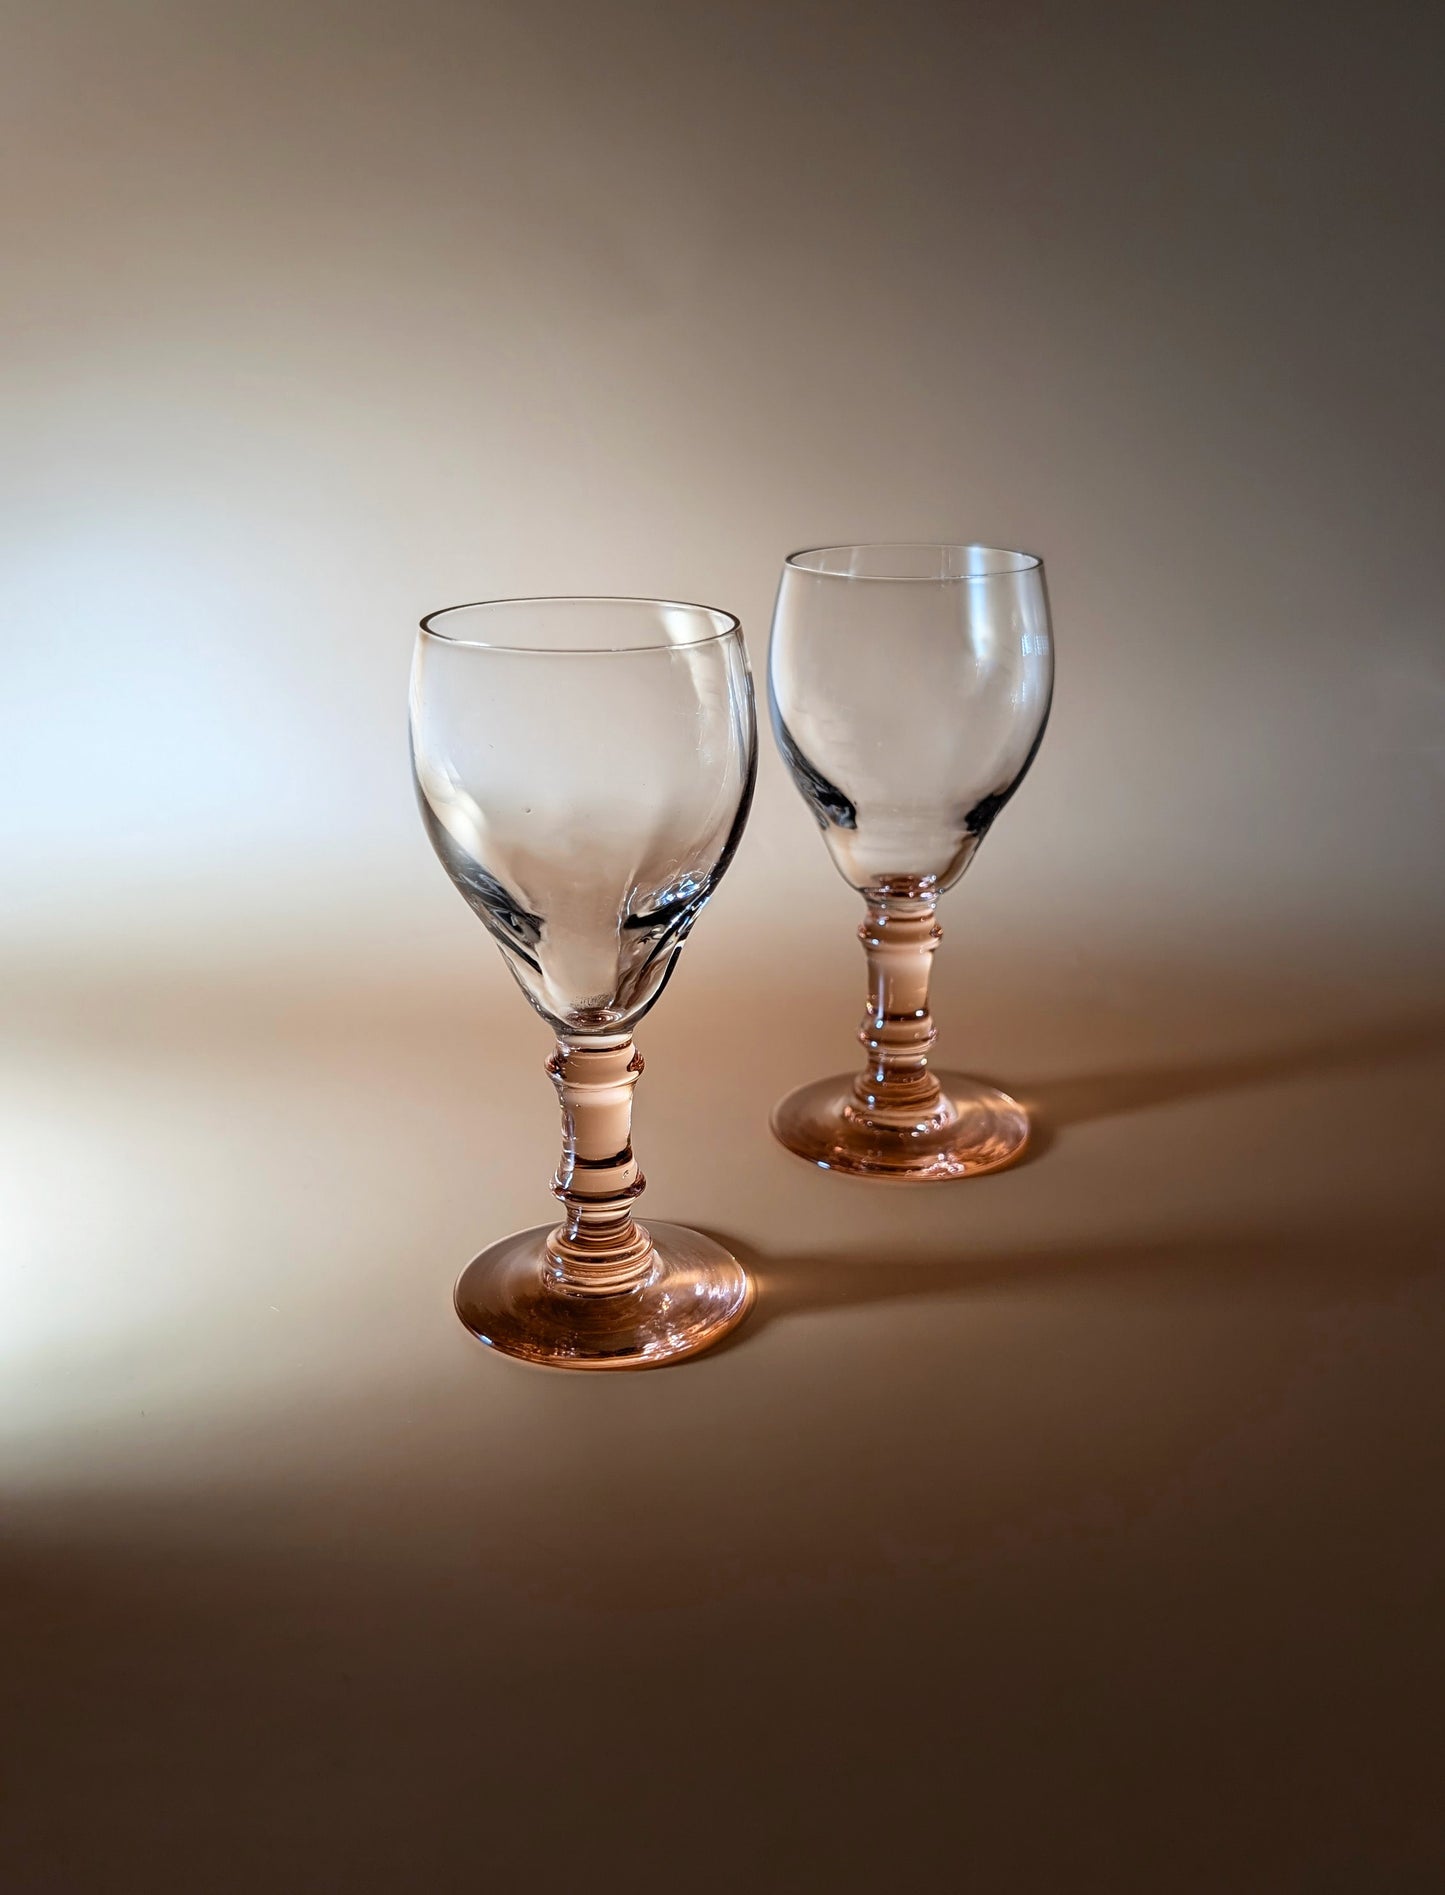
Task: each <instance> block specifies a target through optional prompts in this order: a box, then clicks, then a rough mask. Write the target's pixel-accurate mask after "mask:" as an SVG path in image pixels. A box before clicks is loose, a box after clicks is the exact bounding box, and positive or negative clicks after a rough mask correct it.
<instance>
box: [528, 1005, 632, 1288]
mask: <svg viewBox="0 0 1445 1895" xmlns="http://www.w3.org/2000/svg"><path fill="white" fill-rule="evenodd" d="M547 1071H548V1073H549V1074H550V1076H551V1079H552V1083H553V1084H554V1085H555V1086H556V1088H557V1097H558V1099H559V1100H560V1101H561V1106H562V1156H561V1159H560V1161H559V1162H558V1165H557V1175H556V1177H555V1178H554V1179H553V1180H552V1191H553V1194H554V1196H556V1197H558V1198H560V1199H561V1201H562V1207H563V1211H564V1216H563V1219H562V1222H561V1223H560V1224H559V1225H558V1226H557V1228H556V1229H555V1230H554V1231H552V1232H550V1233H549V1235H548V1237H547V1257H548V1260H549V1265H550V1273H551V1276H552V1280H553V1283H554V1285H555V1286H556V1287H557V1288H558V1289H561V1290H565V1291H569V1292H571V1293H573V1294H574V1295H578V1296H615V1295H621V1294H624V1293H626V1292H628V1291H630V1290H634V1289H636V1288H637V1287H638V1286H639V1285H640V1284H643V1283H645V1282H646V1281H647V1280H648V1278H649V1275H650V1273H651V1270H652V1264H653V1249H652V1238H651V1236H650V1235H649V1233H648V1231H647V1229H646V1227H645V1226H644V1225H642V1224H639V1223H637V1222H636V1221H635V1220H634V1218H633V1215H632V1206H633V1202H634V1200H635V1199H636V1198H638V1197H640V1196H641V1194H642V1191H643V1189H644V1187H645V1186H646V1183H647V1180H646V1179H645V1178H644V1177H643V1175H642V1172H641V1170H640V1169H639V1167H638V1163H637V1160H636V1158H635V1157H634V1156H633V1154H632V1093H633V1088H634V1087H635V1086H636V1084H637V1081H638V1077H639V1075H640V1074H641V1072H642V1055H641V1053H639V1052H638V1051H637V1049H636V1047H635V1046H634V1045H633V1044H632V1041H631V1039H630V1038H619V1039H616V1040H607V1041H602V1042H598V1041H596V1040H585V1041H578V1040H565V1039H559V1040H558V1042H557V1050H556V1051H555V1052H554V1053H553V1055H552V1057H551V1058H550V1059H549V1060H548V1061H547Z"/></svg>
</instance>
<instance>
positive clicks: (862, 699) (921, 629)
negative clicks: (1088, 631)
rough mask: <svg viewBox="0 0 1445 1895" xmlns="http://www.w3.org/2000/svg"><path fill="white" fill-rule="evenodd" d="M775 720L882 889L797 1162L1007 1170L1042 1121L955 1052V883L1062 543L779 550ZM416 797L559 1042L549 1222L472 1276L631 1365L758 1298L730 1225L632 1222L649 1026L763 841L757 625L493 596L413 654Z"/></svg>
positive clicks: (1020, 707)
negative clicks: (752, 832)
mask: <svg viewBox="0 0 1445 1895" xmlns="http://www.w3.org/2000/svg"><path fill="white" fill-rule="evenodd" d="M768 685H769V697H770V701H771V706H772V716H773V728H774V731H775V733H776V735H777V740H778V746H779V748H780V749H781V751H782V754H783V757H784V758H785V760H786V762H787V765H788V768H789V770H790V771H791V773H792V777H793V781H794V783H795V784H796V785H797V787H798V790H799V792H800V793H801V795H802V796H803V799H804V801H805V802H806V803H807V805H808V807H809V808H810V809H811V811H812V813H813V815H814V817H815V818H816V819H817V823H818V826H819V828H820V829H821V830H822V833H823V840H824V842H825V843H826V844H827V847H828V853H829V854H830V855H831V856H832V858H833V862H834V864H835V866H836V867H837V868H838V869H839V870H840V871H841V873H842V875H843V876H844V878H845V880H847V881H848V882H849V883H850V884H851V885H852V887H854V888H855V889H856V890H857V891H858V893H859V894H860V895H861V896H862V897H863V900H864V904H865V907H866V915H865V918H864V921H863V924H862V926H861V927H860V929H859V935H860V937H861V939H862V942H863V947H864V952H865V954H866V956H867V963H868V1001H867V1009H866V1012H865V1014H864V1018H863V1025H862V1028H861V1030H860V1032H859V1036H858V1037H859V1038H860V1039H861V1040H862V1042H863V1046H864V1049H865V1053H866V1057H865V1060H864V1063H863V1068H862V1071H861V1072H859V1073H858V1074H857V1075H856V1076H854V1077H842V1078H835V1079H824V1080H819V1081H816V1082H814V1083H813V1084H811V1085H805V1086H803V1087H801V1088H800V1089H799V1090H798V1091H796V1092H793V1093H790V1094H789V1095H788V1097H787V1098H785V1099H783V1100H782V1101H781V1103H780V1104H779V1105H778V1106H777V1107H776V1109H775V1111H774V1113H773V1119H772V1124H773V1130H774V1132H775V1134H776V1135H777V1137H778V1139H779V1140H780V1141H781V1142H782V1143H783V1144H784V1145H785V1146H786V1147H787V1148H788V1149H789V1150H790V1151H792V1152H795V1153H797V1155H798V1156H799V1157H800V1158H804V1159H807V1160H808V1161H809V1162H811V1163H812V1164H815V1165H819V1166H822V1167H823V1168H824V1169H826V1170H831V1171H841V1172H845V1173H848V1174H851V1175H852V1176H854V1177H862V1178H881V1179H894V1180H903V1181H907V1182H915V1181H920V1180H933V1179H944V1178H965V1177H970V1176H972V1175H974V1174H975V1173H978V1172H985V1171H993V1170H996V1169H997V1168H998V1167H999V1166H1000V1165H1004V1164H1007V1163H1008V1162H1009V1160H1010V1159H1012V1158H1014V1157H1016V1156H1017V1154H1018V1153H1019V1151H1020V1150H1021V1149H1022V1148H1023V1145H1024V1141H1025V1140H1026V1138H1027V1136H1028V1118H1027V1115H1026V1113H1025V1111H1024V1109H1023V1107H1022V1106H1020V1105H1019V1104H1017V1103H1016V1102H1015V1101H1014V1100H1013V1099H1011V1098H1009V1097H1008V1096H1007V1094H1005V1093H1002V1092H999V1091H996V1090H995V1089H994V1088H993V1087H991V1086H986V1085H983V1084H981V1083H979V1082H978V1081H976V1080H971V1079H964V1078H961V1077H959V1076H957V1075H955V1074H953V1073H939V1072H935V1071H934V1070H933V1069H932V1068H931V1067H930V1065H929V1050H930V1048H931V1046H932V1044H933V1040H934V1029H933V1021H932V1018H931V1016H930V1014H929V1010H928V978H929V968H930V964H931V961H932V956H933V952H934V950H935V948H936V947H937V945H938V941H939V928H938V924H937V921H936V919H935V909H936V907H937V903H938V898H939V896H940V895H941V894H942V893H943V891H944V890H945V889H947V888H949V887H951V886H952V884H953V883H954V882H956V881H957V880H958V878H959V876H960V875H962V873H963V871H964V869H965V868H967V866H968V864H969V862H970V861H971V860H972V859H973V855H974V851H975V850H976V849H977V848H978V845H979V843H980V842H981V841H982V840H983V838H984V836H985V835H986V834H987V832H988V829H989V827H990V825H991V824H992V822H993V821H994V819H995V817H996V816H997V815H998V813H999V811H1000V810H1001V809H1002V808H1003V806H1004V804H1005V803H1006V802H1007V801H1008V799H1009V798H1010V796H1012V794H1013V793H1014V791H1015V790H1016V789H1017V788H1018V786H1019V783H1020V782H1021V781H1022V779H1023V776H1024V773H1025V772H1026V771H1027V769H1028V767H1029V765H1030V763H1031V762H1032V761H1033V758H1034V755H1035V753H1036V751H1037V750H1038V746H1039V742H1040V740H1041V738H1042V736H1043V732H1044V725H1045V723H1046V721H1047V719H1048V713H1049V701H1050V697H1051V695H1052V690H1053V641H1052V636H1051V632H1050V627H1049V610H1048V597H1047V593H1046V591H1045V586H1044V571H1043V564H1042V562H1041V561H1040V560H1038V559H1036V558H1034V557H1033V556H1032V555H1030V554H1027V553H1014V552H1004V551H1000V550H998V549H997V548H994V547H988V546H962V545H936V544H907V545H864V546H824V547H817V548H814V549H812V550H811V551H808V552H801V553H794V554H792V555H791V557H790V558H789V559H788V560H787V561H786V562H785V563H784V566H783V574H782V580H781V583H780V585H779V588H778V599H777V607H776V610H775V612H774V615H773V635H772V649H771V652H770V656H769V665H768ZM411 745H412V763H413V769H414V772H415V777H416V785H417V793H418V799H419V801H420V804H421V810H422V816H423V818H424V820H425V823H426V827H427V831H428V834H429V835H430V837H431V841H432V845H433V847H434V848H435V850H436V852H437V854H438V855H439V856H440V858H441V860H442V863H443V865H444V866H445V868H446V871H447V873H448V874H449V875H450V877H451V879H452V881H453V882H454V883H455V884H456V886H457V888H458V889H459V890H460V892H461V893H462V895H463V896H464V897H465V899H466V901H467V902H468V904H469V905H470V907H471V908H472V909H473V910H474V912H475V913H476V914H477V915H478V916H479V917H480V918H481V920H482V922H483V923H484V925H485V926H486V928H487V929H488V931H489V932H490V933H491V935H492V937H493V939H494V940H495V941H496V942H497V944H498V946H499V947H500V948H501V950H502V954H503V957H504V958H505V960H506V962H507V965H508V966H509V967H510V968H511V970H512V972H513V974H514V975H515V976H516V978H517V981H518V984H519V985H520V986H521V988H522V991H523V992H524V993H525V994H526V996H527V998H528V999H529V1000H530V1001H531V1003H532V1005H533V1006H534V1007H535V1008H536V1009H537V1011H538V1013H540V1014H541V1016H542V1018H543V1019H544V1020H545V1021H546V1022H547V1024H548V1025H549V1026H550V1027H551V1028H552V1030H553V1032H554V1033H555V1034H556V1036H557V1046H556V1050H555V1052H554V1053H553V1054H552V1057H551V1058H550V1059H549V1060H548V1062H547V1071H548V1072H549V1074H550V1075H551V1077H552V1080H553V1083H554V1084H555V1086H556V1088H557V1092H558V1095H559V1097H560V1100H561V1105H562V1158H561V1162H560V1164H559V1165H558V1168H557V1173H556V1176H555V1178H554V1180H553V1183H552V1190H553V1193H554V1194H555V1196H557V1197H558V1198H559V1199H560V1200H561V1203H562V1207H563V1218H562V1221H561V1223H560V1224H559V1225H557V1226H556V1227H555V1228H550V1229H549V1228H547V1227H546V1226H543V1227H540V1228H538V1229H536V1230H527V1231H521V1232H519V1233H517V1234H516V1235H514V1236H511V1237H504V1238H503V1239H502V1240H501V1241H500V1242H498V1243H495V1244H492V1245H491V1246H490V1247H489V1248H488V1249H486V1250H484V1251H483V1252H482V1253H481V1255H480V1256H478V1257H476V1258H475V1259H474V1260H473V1261H472V1262H471V1263H470V1264H469V1265H468V1266H467V1268H466V1269H465V1270H464V1271H463V1272H462V1275H461V1277H460V1278H459V1279H458V1282H457V1287H456V1306H457V1311H458V1314H459V1315H460V1316H461V1319H462V1321H463V1322H464V1323H465V1324H466V1326H467V1328H468V1329H470V1330H471V1331H472V1333H473V1334H474V1335H476V1336H479V1337H480V1338H481V1339H482V1340H483V1341H484V1342H487V1343H490V1344H491V1345H492V1346H493V1347H494V1348H497V1349H500V1350H503V1351H505V1352H506V1353H507V1354H509V1355H515V1356H521V1357H524V1358H526V1359H527V1360H529V1361H532V1362H541V1363H548V1364H552V1365H554V1366H558V1367H566V1368H592V1369H597V1368H629V1367H630V1368H636V1367H646V1366H650V1365H652V1364H655V1363H661V1362H667V1361H673V1360H675V1359H677V1358H678V1357H681V1356H687V1355H693V1354H695V1353H696V1352H697V1351H698V1350H700V1349H704V1348H707V1347H708V1346H709V1345H710V1344H711V1343H714V1342H716V1341H718V1340H719V1338H720V1337H722V1336H723V1335H725V1334H726V1333H727V1332H728V1331H729V1330H730V1329H732V1328H733V1327H734V1326H735V1325H736V1324H737V1323H739V1322H740V1321H741V1320H742V1319H743V1317H744V1316H745V1315H746V1314H747V1312H748V1309H749V1306H750V1304H751V1301H752V1295H753V1291H752V1285H751V1282H750V1279H749V1277H748V1274H747V1272H746V1270H744V1268H743V1267H742V1265H741V1264H740V1263H739V1262H738V1260H737V1259H736V1258H735V1257H734V1256H732V1255H731V1253H730V1252H729V1251H728V1250H726V1249H725V1248H724V1247H723V1246H722V1245H721V1244H719V1243H716V1242H714V1241H713V1240H712V1239H711V1238H710V1237H706V1236H704V1235H702V1234H701V1233H700V1232H698V1231H693V1230H687V1229H684V1228H682V1227H681V1226H679V1225H676V1224H662V1223H649V1224H647V1225H645V1226H644V1225H643V1224H640V1223H638V1222H637V1220H636V1218H635V1217H634V1215H633V1209H634V1206H635V1204H636V1201H637V1198H638V1195H639V1194H640V1192H641V1191H642V1188H643V1177H642V1173H641V1172H640V1171H639V1169H638V1166H637V1161H636V1159H635V1158H634V1157H633V1154H632V1139H631V1121H632V1093H633V1088H634V1086H635V1085H636V1083H637V1079H638V1075H639V1074H640V1073H641V1071H642V1058H641V1055H640V1054H639V1053H638V1052H637V1051H636V1050H635V1048H634V1046H633V1043H632V1033H633V1029H634V1028H635V1027H636V1025H637V1023H638V1021H639V1020H640V1019H641V1018H642V1016H643V1015H644V1014H645V1013H646V1012H647V1010H648V1008H649V1007H651V1006H652V1005H653V1003H654V1002H655V1001H656V999H657V997H658V995H659V994H660V993H661V992H662V989H663V987H664V986H665V985H666V983H667V979H668V976H669V974H670V973H671V972H672V969H673V966H674V964H675V963H676V960H677V956H678V953H679V950H680V949H681V947H682V944H683V942H684V941H685V940H686V939H687V936H688V934H689V933H690V932H691V930H692V927H693V924H694V923H695V922H696V920H697V918H698V916H699V915H700V914H701V912H702V910H703V908H704V906H705V905H706V903H707V900H708V897H709V896H710V895H711V894H712V892H713V890H714V889H715V888H716V887H717V885H718V882H719V880H720V879H721V877H722V875H723V872H724V871H725V870H726V868H727V866H728V864H729V862H731V860H732V858H733V855H734V852H735V851H736V849H737V846H738V843H739V841H740V839H741V837H742V833H743V827H744V824H745V823H746V821H747V817H748V810H749V806H750V805H751V802H752V796H753V784H754V780H755V777H756V774H757V722H756V716H755V712H754V705H753V687H752V678H751V675H750V673H749V669H748V660H747V653H746V649H745V647H744V645H743V638H742V628H741V626H740V625H739V623H738V621H737V619H735V618H733V617H732V616H731V615H730V614H729V613H727V612H720V611H716V610H714V609H713V608H711V607H709V606H702V605H679V604H674V603H671V602H668V601H663V600H656V599H609V598H550V599H499V600H493V601H490V602H487V603H482V604H476V605H459V606H452V607H450V608H448V609H447V610H445V611H441V612H434V613H432V614H431V616H430V617H429V618H426V619H424V620H423V621H422V626H421V632H420V636H419V638H418V641H417V648H416V657H415V663H414V665H413V669H412V680H411Z"/></svg>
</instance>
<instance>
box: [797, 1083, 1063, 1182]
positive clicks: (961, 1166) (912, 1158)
mask: <svg viewBox="0 0 1445 1895" xmlns="http://www.w3.org/2000/svg"><path fill="white" fill-rule="evenodd" d="M934 1077H935V1078H936V1079H937V1080H938V1083H939V1085H940V1086H941V1087H942V1089H943V1101H942V1105H941V1107H940V1110H939V1112H938V1113H937V1114H935V1115H934V1116H933V1118H932V1119H931V1120H930V1121H929V1122H927V1123H925V1124H922V1125H919V1126H917V1127H916V1128H911V1129H895V1128H894V1127H892V1126H880V1125H875V1124H870V1123H869V1121H868V1120H867V1119H866V1118H865V1117H864V1116H863V1108H862V1107H861V1106H860V1104H859V1103H858V1099H857V1095H856V1094H855V1093H854V1090H853V1076H852V1074H843V1075H840V1076H838V1077H836V1078H833V1079H817V1080H814V1082H813V1084H812V1085H810V1086H800V1087H799V1088H798V1090H797V1091H796V1092H790V1093H789V1094H788V1095H787V1097H786V1098H785V1099H780V1100H779V1101H778V1103H777V1105H776V1106H774V1108H773V1117H772V1126H773V1135H774V1137H775V1138H776V1139H777V1140H778V1142H779V1143H780V1144H782V1145H786V1146H787V1148H788V1150H789V1151H790V1152H796V1154H797V1155H798V1157H799V1158H806V1159H807V1161H808V1163H809V1164H813V1165H820V1166H822V1168H823V1169H824V1170H825V1171H842V1172H846V1173H848V1174H849V1176H851V1177H855V1178H893V1179H896V1180H898V1181H899V1182H900V1183H906V1184H915V1183H917V1184H927V1183H930V1182H932V1181H933V1180H936V1179H941V1178H972V1177H976V1176H977V1175H978V1174H979V1173H981V1172H985V1171H998V1170H1000V1169H1001V1168H1002V1167H1003V1166H1004V1165H1007V1164H1012V1162H1013V1161H1014V1159H1015V1158H1017V1157H1018V1155H1019V1153H1020V1152H1021V1151H1022V1150H1023V1148H1024V1146H1025V1145H1026V1144H1027V1142H1028V1136H1029V1115H1028V1113H1027V1112H1026V1111H1025V1110H1024V1108H1023V1107H1022V1106H1021V1105H1020V1104H1019V1102H1018V1101H1017V1099H1011V1098H1010V1097H1009V1096H1008V1094H1007V1093H1006V1092H1000V1091H998V1089H997V1088H996V1087H994V1086H986V1085H984V1084H983V1082H982V1081H981V1080H978V1079H965V1078H964V1076H963V1075H962V1074H961V1073H935V1074H934Z"/></svg>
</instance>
